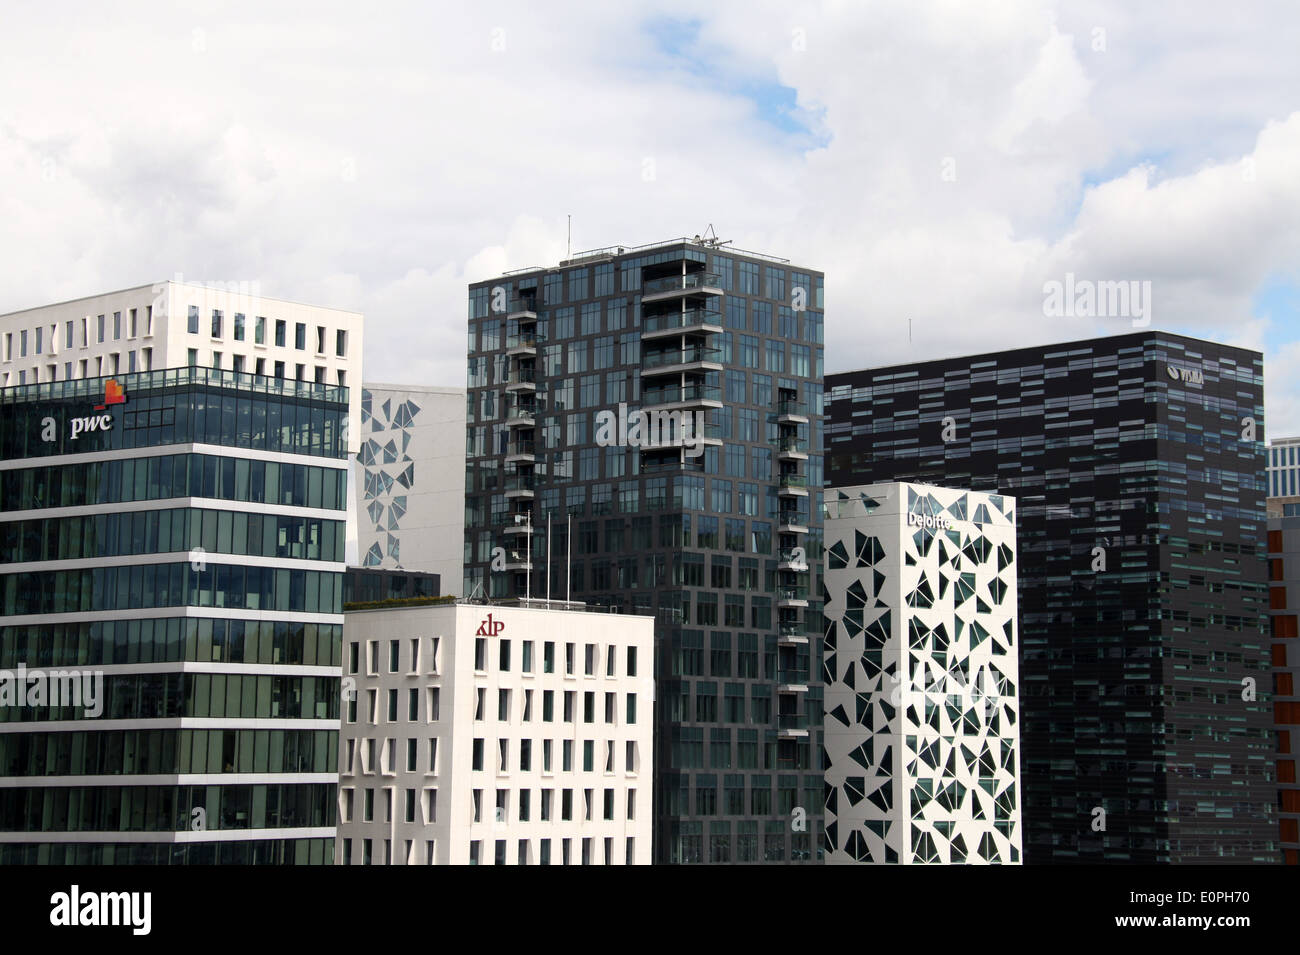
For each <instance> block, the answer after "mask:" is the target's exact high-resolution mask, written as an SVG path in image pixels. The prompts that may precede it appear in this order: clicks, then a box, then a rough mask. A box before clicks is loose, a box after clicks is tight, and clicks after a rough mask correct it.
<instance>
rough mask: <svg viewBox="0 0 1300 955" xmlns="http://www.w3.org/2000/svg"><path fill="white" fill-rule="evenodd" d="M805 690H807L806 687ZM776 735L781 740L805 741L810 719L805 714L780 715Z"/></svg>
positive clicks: (777, 718)
mask: <svg viewBox="0 0 1300 955" xmlns="http://www.w3.org/2000/svg"><path fill="white" fill-rule="evenodd" d="M805 689H807V688H806V687H805ZM776 735H777V736H778V737H779V738H781V739H803V738H805V737H807V735H808V717H807V716H806V715H804V714H803V713H778V714H777V717H776Z"/></svg>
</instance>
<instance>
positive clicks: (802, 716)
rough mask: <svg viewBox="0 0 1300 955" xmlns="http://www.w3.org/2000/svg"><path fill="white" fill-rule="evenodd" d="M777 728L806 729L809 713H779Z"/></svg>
mask: <svg viewBox="0 0 1300 955" xmlns="http://www.w3.org/2000/svg"><path fill="white" fill-rule="evenodd" d="M776 726H777V729H783V730H806V729H808V728H809V725H808V714H807V713H778V714H777V715H776Z"/></svg>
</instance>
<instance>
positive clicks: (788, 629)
mask: <svg viewBox="0 0 1300 955" xmlns="http://www.w3.org/2000/svg"><path fill="white" fill-rule="evenodd" d="M777 632H778V633H779V634H780V635H781V636H783V637H806V636H808V628H807V627H806V626H804V625H802V624H798V623H783V624H781V627H780V628H779V630H778V631H777Z"/></svg>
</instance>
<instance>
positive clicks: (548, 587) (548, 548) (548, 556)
mask: <svg viewBox="0 0 1300 955" xmlns="http://www.w3.org/2000/svg"><path fill="white" fill-rule="evenodd" d="M550 607H551V512H550V511H547V512H546V608H547V609H548V610H549V609H550Z"/></svg>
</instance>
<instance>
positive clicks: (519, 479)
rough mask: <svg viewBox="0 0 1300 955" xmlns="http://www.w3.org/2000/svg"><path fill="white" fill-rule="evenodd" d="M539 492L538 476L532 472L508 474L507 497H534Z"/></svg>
mask: <svg viewBox="0 0 1300 955" xmlns="http://www.w3.org/2000/svg"><path fill="white" fill-rule="evenodd" d="M536 494H537V478H535V477H533V476H532V475H531V474H507V475H506V498H507V499H510V498H526V499H532V498H533V497H535V496H536Z"/></svg>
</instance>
